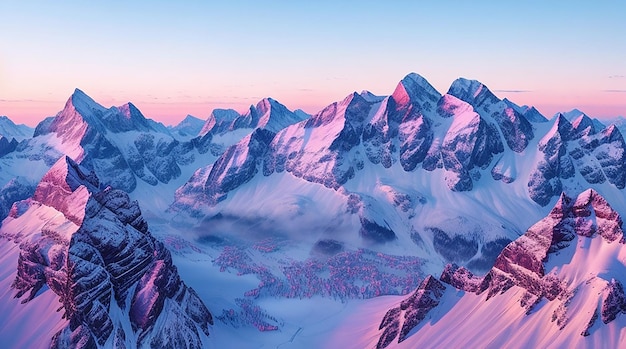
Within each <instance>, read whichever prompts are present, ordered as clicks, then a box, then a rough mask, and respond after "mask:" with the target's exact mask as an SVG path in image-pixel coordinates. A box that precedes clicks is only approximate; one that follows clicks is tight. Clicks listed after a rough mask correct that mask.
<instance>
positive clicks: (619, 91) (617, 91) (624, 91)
mask: <svg viewBox="0 0 626 349" xmlns="http://www.w3.org/2000/svg"><path fill="white" fill-rule="evenodd" d="M602 92H612V93H626V90H602Z"/></svg>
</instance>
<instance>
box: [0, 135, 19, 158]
mask: <svg viewBox="0 0 626 349" xmlns="http://www.w3.org/2000/svg"><path fill="white" fill-rule="evenodd" d="M17 144H18V142H17V140H15V138H11V140H9V139H8V138H6V137H4V136H3V135H0V157H3V156H5V155H7V154H8V153H11V152H13V151H14V150H15V149H17Z"/></svg>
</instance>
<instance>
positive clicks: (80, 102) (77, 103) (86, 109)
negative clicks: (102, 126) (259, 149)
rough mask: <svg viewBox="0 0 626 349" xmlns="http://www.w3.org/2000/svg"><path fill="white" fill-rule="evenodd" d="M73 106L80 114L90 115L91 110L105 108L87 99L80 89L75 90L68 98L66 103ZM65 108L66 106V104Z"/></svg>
mask: <svg viewBox="0 0 626 349" xmlns="http://www.w3.org/2000/svg"><path fill="white" fill-rule="evenodd" d="M70 102H71V104H72V105H73V106H74V109H76V111H78V112H79V113H81V114H83V115H84V114H86V113H91V111H92V110H93V109H100V110H104V109H105V108H104V107H103V106H101V105H100V104H98V103H97V102H96V101H94V100H93V99H92V98H91V97H89V96H88V95H87V94H86V93H85V92H83V91H82V90H80V89H78V88H77V89H75V90H74V93H72V95H71V96H70V98H69V100H68V103H70ZM66 107H67V104H66Z"/></svg>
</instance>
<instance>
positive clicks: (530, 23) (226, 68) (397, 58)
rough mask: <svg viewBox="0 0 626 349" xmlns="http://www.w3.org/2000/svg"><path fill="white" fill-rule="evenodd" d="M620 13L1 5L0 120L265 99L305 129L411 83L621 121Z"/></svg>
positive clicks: (577, 5)
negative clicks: (91, 105)
mask: <svg viewBox="0 0 626 349" xmlns="http://www.w3.org/2000/svg"><path fill="white" fill-rule="evenodd" d="M624 14H626V2H624V1H594V2H592V1H549V2H548V1H523V2H522V1H519V2H508V1H507V2H495V1H494V2H492V1H471V2H470V1H388V2H382V1H367V0H361V1H353V2H352V1H343V2H340V1H324V0H322V1H314V2H298V1H215V2H213V1H176V2H174V1H160V0H157V1H147V0H146V1H132V2H128V3H127V2H125V1H117V0H115V1H89V2H84V1H54V2H52V1H40V0H37V1H35V0H33V1H2V2H0V33H1V34H0V115H8V116H9V117H10V118H11V119H13V120H14V121H15V122H18V123H26V124H29V125H35V124H36V123H37V122H38V121H40V120H42V119H43V118H44V117H46V116H50V115H54V114H56V113H57V112H58V111H59V110H61V109H62V108H63V105H64V103H65V101H66V100H67V98H68V97H69V96H70V95H71V93H72V92H73V90H74V88H80V89H81V90H83V91H84V92H85V93H87V94H88V95H90V96H91V97H92V98H94V99H95V100H96V101H97V102H99V103H100V104H103V105H104V106H107V107H108V106H111V105H120V104H123V103H126V102H127V101H131V102H133V103H134V104H135V105H136V106H137V107H138V108H139V109H140V110H141V111H142V112H143V113H144V115H145V116H146V117H150V118H153V119H155V120H158V121H162V122H164V123H166V124H172V123H176V122H178V121H179V120H181V119H182V118H184V116H185V115H187V114H192V115H195V116H197V117H200V118H202V119H205V118H206V117H207V116H208V115H209V114H210V112H211V110H212V109H214V108H234V109H236V110H238V111H244V110H245V109H246V108H247V107H248V106H249V105H250V104H255V103H256V102H257V101H258V100H260V99H261V98H263V97H272V98H274V99H276V100H278V101H280V102H281V103H283V104H285V105H286V106H287V107H289V108H290V109H297V108H301V109H304V110H305V111H307V112H309V113H315V112H317V111H319V110H320V109H321V108H323V107H324V106H326V105H328V104H330V103H332V102H333V101H336V100H340V99H342V98H343V97H345V96H346V95H348V94H349V93H351V92H353V91H361V90H364V89H367V90H370V91H372V92H373V93H375V94H380V95H388V94H391V93H392V92H393V90H394V88H395V86H396V85H397V83H398V82H399V81H400V80H401V79H402V78H403V77H404V76H405V75H406V74H408V73H410V72H417V73H419V74H420V75H422V76H424V77H425V78H426V79H427V80H428V81H429V82H430V83H431V84H432V85H433V86H434V87H435V88H436V89H438V90H439V91H440V92H442V93H445V92H446V91H447V89H448V87H449V86H450V84H451V83H452V82H453V81H454V80H455V79H456V78H458V77H466V78H470V79H476V80H479V81H481V82H483V83H484V84H486V85H487V86H488V87H489V88H490V89H491V90H492V91H494V93H495V94H496V95H497V96H499V97H500V98H504V97H507V98H509V99H511V100H513V101H515V102H516V103H518V104H530V105H534V106H536V107H537V108H538V109H539V110H540V111H541V112H542V113H544V115H546V116H548V117H550V116H551V115H553V114H554V113H555V112H557V111H568V110H570V109H572V108H578V109H581V110H582V111H584V112H586V113H587V114H589V115H591V116H594V117H599V118H607V117H614V116H618V115H623V116H626V41H625V39H624V38H626V20H625V19H624Z"/></svg>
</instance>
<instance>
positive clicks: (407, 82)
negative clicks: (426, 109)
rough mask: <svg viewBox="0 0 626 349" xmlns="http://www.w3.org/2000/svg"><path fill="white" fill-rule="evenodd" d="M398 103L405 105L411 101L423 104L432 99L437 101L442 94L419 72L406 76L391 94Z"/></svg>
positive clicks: (433, 101) (434, 101)
mask: <svg viewBox="0 0 626 349" xmlns="http://www.w3.org/2000/svg"><path fill="white" fill-rule="evenodd" d="M391 96H392V98H393V99H394V100H395V101H396V103H398V104H401V105H405V104H408V103H409V102H413V103H418V104H420V105H421V104H422V103H424V102H427V101H430V102H432V103H436V102H437V100H438V99H439V98H441V94H440V93H439V91H437V90H436V89H435V88H434V87H433V86H432V85H431V84H430V83H429V82H428V81H427V80H426V79H425V78H424V77H422V76H421V75H419V74H417V73H410V74H408V75H407V76H405V77H404V78H403V79H402V80H400V82H399V83H398V85H397V86H396V89H395V91H394V92H393V94H392V95H391Z"/></svg>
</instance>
